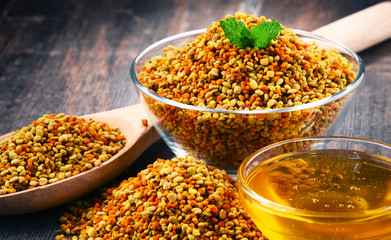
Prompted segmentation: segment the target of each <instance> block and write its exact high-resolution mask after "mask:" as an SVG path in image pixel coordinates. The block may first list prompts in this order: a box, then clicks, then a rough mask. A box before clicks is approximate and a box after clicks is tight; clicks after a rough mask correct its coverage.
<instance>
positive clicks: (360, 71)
mask: <svg viewBox="0 0 391 240" xmlns="http://www.w3.org/2000/svg"><path fill="white" fill-rule="evenodd" d="M292 30H293V31H294V32H295V33H296V34H298V35H302V36H303V37H312V38H313V40H314V41H315V40H317V41H320V40H321V41H324V42H327V43H329V44H332V45H336V46H337V47H339V48H342V49H344V50H345V51H346V52H347V53H348V54H350V55H351V56H352V57H353V58H354V59H355V61H356V62H357V64H358V71H357V73H356V78H355V79H354V81H353V82H352V83H351V84H349V85H348V86H347V87H346V88H344V89H343V90H341V91H339V92H337V93H335V94H332V95H331V96H329V97H326V98H323V99H320V100H317V101H314V102H310V103H305V104H301V105H296V106H292V107H284V108H276V109H263V110H225V109H215V108H207V107H198V106H194V105H190V104H185V103H180V102H176V101H173V100H170V99H168V98H164V97H162V96H160V95H158V94H156V93H155V92H153V91H151V90H149V89H148V88H147V87H145V86H144V85H143V84H142V83H141V82H140V81H139V79H138V76H137V73H136V66H137V64H138V62H139V61H140V59H141V58H142V57H143V56H144V55H146V54H147V53H148V52H149V51H151V50H153V49H155V48H156V47H160V46H163V47H165V46H167V45H168V44H167V43H168V42H170V41H173V40H178V39H180V38H186V37H190V36H193V35H194V36H195V37H196V36H197V35H199V34H203V33H205V31H206V29H205V28H203V29H198V30H193V31H188V32H183V33H180V34H175V35H172V36H170V37H167V38H164V39H161V40H159V41H157V42H155V43H153V44H151V45H149V46H148V47H147V48H145V49H144V50H143V51H142V52H140V53H139V54H138V55H137V56H136V58H135V59H134V60H133V62H132V64H131V67H130V76H131V80H132V82H133V83H134V85H136V87H137V89H138V90H139V91H141V92H142V93H144V94H145V95H147V96H148V97H150V98H153V99H154V100H157V101H159V102H162V103H164V104H167V105H170V106H174V107H178V108H182V109H187V110H194V111H201V112H216V113H226V114H230V113H234V114H269V113H284V112H291V111H298V110H305V109H311V108H316V107H320V106H322V105H326V104H328V103H331V102H334V101H336V100H338V99H341V98H342V97H344V96H346V95H348V94H350V93H352V92H353V91H354V90H355V89H356V88H357V87H358V86H359V85H360V84H361V82H362V81H363V79H364V74H365V67H364V62H363V61H362V59H361V58H360V56H359V55H358V54H357V53H355V52H354V51H353V50H351V49H350V48H349V47H347V46H346V45H344V44H342V43H339V42H337V41H335V40H332V39H329V38H326V37H322V36H320V35H316V34H313V33H311V32H308V31H303V30H297V29H292ZM299 37H300V36H299ZM184 44H185V43H184Z"/></svg>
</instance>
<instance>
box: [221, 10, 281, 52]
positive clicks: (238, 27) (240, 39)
mask: <svg viewBox="0 0 391 240" xmlns="http://www.w3.org/2000/svg"><path fill="white" fill-rule="evenodd" d="M220 25H221V28H222V29H223V31H224V33H225V35H226V36H227V38H228V39H229V40H230V42H231V43H233V44H235V45H236V46H238V47H240V48H246V47H259V48H264V47H266V46H267V45H268V44H270V43H271V40H272V39H274V38H276V37H277V35H278V33H279V32H280V30H282V29H283V28H282V27H281V25H280V24H279V23H278V22H277V21H276V20H274V19H273V20H272V21H271V22H262V23H260V24H258V25H256V26H254V27H253V28H251V29H250V30H248V28H247V27H246V25H245V24H244V23H243V22H241V21H237V20H236V18H234V17H232V18H227V19H225V20H222V21H220Z"/></svg>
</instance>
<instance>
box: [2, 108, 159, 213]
mask: <svg viewBox="0 0 391 240" xmlns="http://www.w3.org/2000/svg"><path fill="white" fill-rule="evenodd" d="M82 117H83V118H85V119H90V118H91V119H94V120H96V121H101V122H106V123H108V124H109V125H111V126H117V127H118V128H119V129H120V131H121V132H122V133H123V134H124V135H125V137H126V145H125V147H124V148H123V149H121V150H120V151H119V152H118V153H117V154H115V155H114V156H113V157H111V158H110V159H109V160H107V161H105V162H104V163H102V164H101V165H100V166H99V167H93V168H92V169H90V170H88V171H85V172H82V173H79V174H77V175H75V176H72V177H69V178H66V179H63V180H61V181H57V182H55V183H50V184H48V185H45V186H39V187H37V188H34V189H28V190H23V191H19V192H15V193H11V194H5V195H0V214H2V215H15V214H25V213H31V212H37V211H41V210H44V209H48V208H52V207H55V206H58V205H61V204H64V203H66V202H69V201H72V200H74V199H77V198H79V197H81V196H83V195H85V194H87V193H88V192H91V191H93V190H94V189H96V188H98V187H99V186H102V185H103V184H104V183H106V182H108V181H109V180H111V179H113V178H114V177H116V176H117V175H119V174H120V173H121V172H123V171H124V170H125V169H126V168H127V167H129V166H130V165H131V164H132V163H133V162H134V161H135V160H136V159H137V158H138V157H139V156H140V155H141V154H142V153H143V152H144V151H145V150H146V149H147V148H148V147H149V146H150V145H152V144H153V143H154V142H156V141H157V140H158V139H159V135H158V134H157V132H156V130H155V129H154V128H153V127H152V123H151V122H150V121H149V124H148V126H147V127H146V126H143V125H142V123H141V119H148V117H147V115H146V113H145V112H144V110H143V109H142V106H141V104H137V105H132V106H130V107H125V108H120V109H115V110H111V111H107V112H100V113H95V114H90V115H85V116H82ZM12 134H13V133H8V134H5V135H3V136H0V141H1V140H3V139H5V138H7V137H9V136H11V135H12Z"/></svg>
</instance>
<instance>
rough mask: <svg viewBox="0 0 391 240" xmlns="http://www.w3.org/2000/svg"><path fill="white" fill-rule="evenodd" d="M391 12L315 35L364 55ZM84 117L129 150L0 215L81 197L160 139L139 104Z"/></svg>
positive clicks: (7, 201) (16, 198) (18, 196)
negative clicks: (115, 131)
mask: <svg viewBox="0 0 391 240" xmlns="http://www.w3.org/2000/svg"><path fill="white" fill-rule="evenodd" d="M390 12H391V2H384V3H380V4H376V5H374V6H372V7H370V8H367V9H365V10H362V11H360V12H357V13H355V14H352V15H350V16H348V17H345V18H343V19H341V20H339V21H336V22H334V23H331V24H328V25H326V26H325V27H322V28H320V29H317V30H315V31H314V33H316V34H319V35H323V36H325V37H329V38H332V39H335V40H337V41H340V42H342V43H344V44H345V45H347V46H348V47H350V48H351V49H352V50H354V51H361V50H364V49H366V48H368V47H370V46H373V45H375V44H377V43H379V42H381V41H384V40H386V39H388V38H390V37H391V27H390V26H391V18H389V16H388V13H390ZM374 26H376V27H374ZM83 117H84V118H92V119H94V120H98V121H103V122H107V123H109V124H110V125H113V126H118V127H119V128H120V130H121V131H122V132H123V133H124V135H125V136H126V138H127V144H126V146H125V147H124V148H123V149H122V150H121V151H120V152H119V153H117V154H116V155H115V156H114V157H112V158H111V159H110V160H108V161H106V162H105V163H103V164H102V165H101V166H99V167H94V168H93V169H91V170H89V171H86V172H83V173H80V174H78V175H75V176H73V177H70V178H67V179H64V180H61V181H58V182H55V183H52V184H48V185H45V186H41V187H38V188H35V189H30V190H24V191H20V192H16V193H12V194H7V195H2V196H0V214H23V213H30V212H36V211H40V210H43V209H48V208H51V207H54V206H58V205H60V204H63V203H66V202H69V201H71V200H74V199H76V198H78V197H81V196H82V195H85V194H86V193H88V192H90V191H92V190H93V189H95V188H97V187H99V186H101V185H102V184H104V183H105V182H107V181H108V180H110V179H112V178H113V177H115V176H116V175H118V174H119V173H121V172H122V171H123V170H124V169H125V168H127V167H128V166H129V165H130V164H132V163H133V162H134V161H135V160H136V159H137V157H138V156H139V155H140V154H141V153H142V152H143V151H145V150H146V149H147V148H148V147H149V146H150V145H151V144H152V143H154V142H155V141H157V140H158V139H159V136H158V134H157V132H156V131H155V129H154V128H152V127H151V126H148V127H144V126H142V125H141V119H143V118H146V119H147V116H146V114H145V112H144V110H143V109H142V107H141V105H140V104H137V105H133V106H130V107H126V108H120V109H116V110H112V111H108V112H101V113H96V114H91V115H86V116H83ZM150 125H151V124H150ZM11 134H12V133H9V134H6V135H3V136H1V137H0V140H2V139H4V138H6V137H8V136H10V135H11Z"/></svg>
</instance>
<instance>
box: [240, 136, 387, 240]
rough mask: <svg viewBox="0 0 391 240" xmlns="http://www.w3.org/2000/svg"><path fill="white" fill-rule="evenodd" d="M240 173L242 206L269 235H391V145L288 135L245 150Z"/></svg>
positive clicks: (293, 238)
mask: <svg viewBox="0 0 391 240" xmlns="http://www.w3.org/2000/svg"><path fill="white" fill-rule="evenodd" d="M260 176H262V178H259V177H260ZM237 180H238V189H239V195H240V200H241V202H242V204H243V207H244V209H245V210H246V212H247V213H248V214H249V216H250V217H251V218H252V220H253V221H254V222H255V224H256V225H257V226H258V228H259V229H260V230H261V231H262V233H263V234H264V235H265V236H266V237H268V238H269V239H279V240H304V239H319V240H323V239H327V240H334V239H338V240H339V239H350V240H353V239H361V240H364V239H371V240H380V239H381V240H389V239H391V228H390V226H391V197H390V196H391V146H390V145H388V144H384V143H381V142H377V141H372V140H367V139H361V138H349V137H327V136H323V137H312V138H299V139H292V140H287V141H283V142H279V143H275V144H272V145H269V146H267V147H265V148H263V149H260V150H258V151H257V152H255V153H253V154H252V155H251V156H249V157H248V158H247V159H246V160H245V161H244V162H243V163H242V165H241V166H240V167H239V170H238V174H237Z"/></svg>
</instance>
